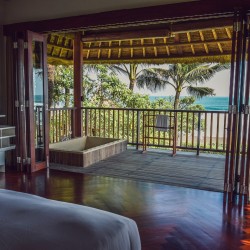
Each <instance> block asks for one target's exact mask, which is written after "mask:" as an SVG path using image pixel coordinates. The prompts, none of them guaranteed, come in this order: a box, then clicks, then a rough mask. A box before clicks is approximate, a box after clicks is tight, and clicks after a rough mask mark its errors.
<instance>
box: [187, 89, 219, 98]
mask: <svg viewBox="0 0 250 250" xmlns="http://www.w3.org/2000/svg"><path fill="white" fill-rule="evenodd" d="M187 92H188V94H190V95H192V96H195V97H196V98H202V97H204V96H214V95H215V94H214V89H212V88H208V87H193V86H188V87H187Z"/></svg>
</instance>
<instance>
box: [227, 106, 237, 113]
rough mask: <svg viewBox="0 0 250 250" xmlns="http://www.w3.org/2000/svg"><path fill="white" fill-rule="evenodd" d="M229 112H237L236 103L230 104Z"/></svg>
mask: <svg viewBox="0 0 250 250" xmlns="http://www.w3.org/2000/svg"><path fill="white" fill-rule="evenodd" d="M228 113H229V114H237V106H236V105H229V107H228Z"/></svg>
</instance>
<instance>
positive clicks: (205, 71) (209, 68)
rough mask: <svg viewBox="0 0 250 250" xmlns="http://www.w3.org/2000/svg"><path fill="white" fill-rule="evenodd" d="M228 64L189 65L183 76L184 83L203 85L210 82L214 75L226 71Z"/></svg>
mask: <svg viewBox="0 0 250 250" xmlns="http://www.w3.org/2000/svg"><path fill="white" fill-rule="evenodd" d="M229 67H230V65H229V64H220V63H218V64H214V65H213V64H190V65H188V66H187V67H186V68H187V72H186V74H185V78H186V82H187V83H189V84H197V83H204V82H206V81H208V80H210V79H211V78H212V77H213V76H214V75H215V74H216V73H218V72H220V71H222V70H225V69H228V68H229Z"/></svg>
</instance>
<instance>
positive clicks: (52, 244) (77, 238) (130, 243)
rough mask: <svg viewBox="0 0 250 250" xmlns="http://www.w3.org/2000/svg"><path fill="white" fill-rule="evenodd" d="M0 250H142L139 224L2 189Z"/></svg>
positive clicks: (89, 209) (109, 214)
mask: <svg viewBox="0 0 250 250" xmlns="http://www.w3.org/2000/svg"><path fill="white" fill-rule="evenodd" d="M0 249H1V250H7V249H8V250H12V249H13V250H19V249H20V250H24V249H25V250H29V249H30V250H34V249H36V250H40V249H43V250H50V249H51V250H52V249H53V250H57V249H58V250H59V249H60V250H64V249H69V250H78V249H82V250H99V249H100V250H139V249H141V244H140V237H139V233H138V229H137V226H136V223H135V222H134V221H133V220H131V219H129V218H126V217H123V216H119V215H116V214H113V213H109V212H105V211H102V210H98V209H94V208H90V207H86V206H81V205H75V204H70V203H65V202H60V201H54V200H49V199H45V198H41V197H38V196H35V195H30V194H26V193H20V192H15V191H9V190H3V189H0Z"/></svg>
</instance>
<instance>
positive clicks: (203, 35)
mask: <svg viewBox="0 0 250 250" xmlns="http://www.w3.org/2000/svg"><path fill="white" fill-rule="evenodd" d="M232 32H233V31H232V26H225V27H220V28H211V29H208V28H206V29H203V30H190V31H183V32H176V33H175V32H165V34H164V35H162V36H160V35H158V37H150V34H149V35H148V36H146V37H145V38H141V37H140V38H138V37H137V38H134V39H131V38H129V39H125V38H124V37H123V38H120V39H118V38H114V36H113V38H111V39H110V40H107V36H106V37H105V39H101V38H100V36H97V37H96V38H95V37H94V38H93V39H92V40H91V38H92V37H93V35H92V36H90V37H86V36H82V44H83V51H82V54H83V63H84V64H101V63H103V64H104V63H105V64H107V63H115V64H117V63H156V64H157V63H159V64H161V63H178V62H179V63H194V62H221V63H226V62H230V55H231V47H232ZM121 34H122V33H121ZM152 34H153V33H152ZM154 34H156V32H155V33H154ZM140 35H141V34H140ZM135 36H136V34H135ZM121 37H122V36H121ZM97 38H98V39H99V40H98V39H97ZM48 63H50V64H66V65H70V64H73V37H72V34H66V35H65V34H64V35H63V34H49V36H48Z"/></svg>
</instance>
